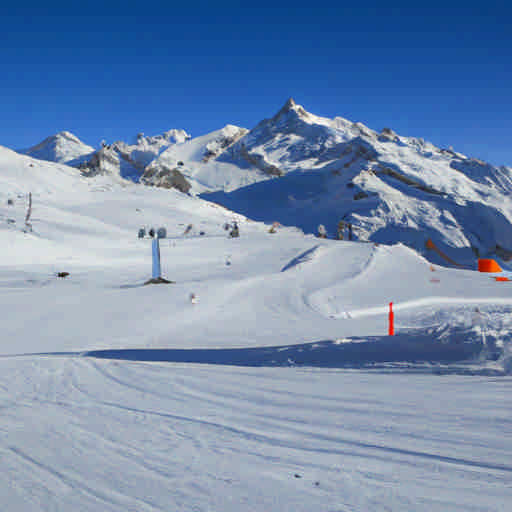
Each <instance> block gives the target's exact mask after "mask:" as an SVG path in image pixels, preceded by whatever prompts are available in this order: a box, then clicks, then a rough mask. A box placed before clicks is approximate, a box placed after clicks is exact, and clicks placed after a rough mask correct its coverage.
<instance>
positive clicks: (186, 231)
mask: <svg viewBox="0 0 512 512" xmlns="http://www.w3.org/2000/svg"><path fill="white" fill-rule="evenodd" d="M193 227H194V226H193V225H192V224H189V225H188V226H187V227H186V228H185V231H184V232H183V234H184V235H188V234H189V233H190V232H191V231H192V228H193Z"/></svg>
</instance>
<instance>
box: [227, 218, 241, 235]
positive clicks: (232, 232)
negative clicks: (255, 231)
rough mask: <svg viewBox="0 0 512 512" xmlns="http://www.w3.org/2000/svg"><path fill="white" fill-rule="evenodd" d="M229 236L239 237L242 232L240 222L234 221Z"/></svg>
mask: <svg viewBox="0 0 512 512" xmlns="http://www.w3.org/2000/svg"><path fill="white" fill-rule="evenodd" d="M229 236H230V237H231V238H237V237H239V236H240V232H239V231H238V224H237V223H236V222H235V223H233V229H232V230H231V231H230V233H229Z"/></svg>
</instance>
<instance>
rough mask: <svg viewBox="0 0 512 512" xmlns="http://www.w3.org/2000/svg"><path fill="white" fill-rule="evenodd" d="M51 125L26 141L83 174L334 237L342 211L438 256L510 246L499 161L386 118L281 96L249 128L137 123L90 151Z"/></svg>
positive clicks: (356, 226) (452, 258)
mask: <svg viewBox="0 0 512 512" xmlns="http://www.w3.org/2000/svg"><path fill="white" fill-rule="evenodd" d="M63 133H66V132H63ZM60 135H61V136H60V137H59V138H58V142H59V144H57V143H56V142H54V143H50V142H47V143H46V144H43V143H42V144H40V145H39V146H36V148H39V150H38V151H35V149H36V148H32V149H31V150H29V151H30V152H31V154H32V155H33V156H35V157H37V158H42V156H45V157H46V159H49V160H54V161H66V162H68V163H70V164H72V165H75V166H78V167H80V169H81V171H82V173H83V175H84V176H97V175H110V176H112V177H113V178H114V179H116V180H119V179H128V180H131V181H134V182H140V183H142V184H145V185H150V186H157V187H164V188H176V189H178V190H180V191H181V192H186V193H189V194H192V195H198V194H204V195H203V196H202V197H204V198H206V199H208V200H212V201H214V202H217V203H219V204H222V205H224V206H226V207H228V208H230V209H232V210H235V211H238V212H241V213H243V214H244V215H247V216H249V217H251V218H254V219H257V220H262V221H265V222H273V221H278V222H280V223H282V224H286V225H293V226H298V227H300V228H301V229H303V230H304V231H306V232H310V233H313V232H316V231H317V227H318V225H319V224H323V225H324V226H325V227H326V229H327V233H328V236H330V237H336V236H337V231H338V224H339V222H340V221H343V222H345V224H351V225H352V227H353V229H352V232H353V237H354V238H355V239H358V240H364V241H374V242H382V243H394V242H399V241H400V242H403V243H405V244H407V245H409V246H411V247H413V248H415V249H416V250H418V251H419V252H421V253H422V254H423V255H425V256H426V257H427V258H428V259H430V260H431V261H434V262H439V263H443V264H449V265H456V264H460V265H469V264H473V263H474V260H475V256H476V255H480V256H484V255H497V256H499V257H500V258H503V259H510V257H512V226H511V221H512V200H511V196H510V192H511V191H512V169H511V168H508V167H504V166H503V167H495V166H492V165H490V164H487V163H485V162H482V161H480V160H477V159H474V158H469V157H466V156H465V155H463V154H461V153H458V152H456V151H454V150H452V149H451V148H450V149H441V148H437V147H436V146H434V145H433V144H431V143H429V142H426V141H424V140H423V139H419V138H414V137H406V136H401V135H398V134H397V133H395V132H394V131H393V130H392V129H391V128H384V129H382V130H381V131H380V132H377V131H375V130H372V129H370V128H368V127H367V126H365V125H364V124H362V123H359V122H351V121H349V120H346V119H343V118H341V117H336V118H334V119H328V118H324V117H319V116H316V115H314V114H311V113H309V112H307V111H306V110H305V109H304V108H303V107H302V106H300V105H297V104H296V103H295V102H294V100H293V99H291V98H290V99H289V100H288V101H287V102H286V104H285V105H284V106H283V107H282V108H281V109H280V110H279V111H278V112H277V114H276V115H274V116H273V117H271V118H269V119H265V120H263V121H261V122H260V123H259V124H258V125H257V126H256V127H255V128H253V129H252V130H250V131H248V130H246V129H244V128H240V127H237V126H233V125H227V126H225V127H224V128H222V129H221V130H217V131H214V132H211V133H208V134H206V135H202V136H199V137H196V138H191V136H190V135H189V134H188V133H187V132H185V131H184V130H170V131H168V132H166V133H164V134H162V135H157V136H152V137H146V136H144V135H143V134H139V135H138V136H137V137H136V138H135V140H134V141H133V142H131V143H125V142H120V141H118V142H114V143H113V144H108V145H107V144H105V145H104V146H103V147H102V148H101V149H100V150H98V151H96V152H94V153H93V154H91V153H90V150H91V149H92V148H90V147H88V146H85V148H82V146H79V145H78V144H79V143H80V141H78V139H76V138H74V136H72V135H71V134H67V135H66V137H64V136H63V135H62V134H60ZM56 137H57V136H56ZM73 139H76V141H78V143H77V142H76V141H75V142H73ZM47 141H49V139H47ZM52 144H53V145H52ZM50 147H59V148H60V149H59V150H58V151H57V150H56V149H55V150H53V152H52V151H50V150H49V149H48V148H50ZM77 147H81V148H82V150H83V152H84V153H85V151H86V150H87V151H89V154H88V156H87V158H84V157H83V156H82V158H81V160H79V161H77V160H75V161H74V162H73V161H70V160H68V159H67V158H66V157H65V156H64V155H71V148H77ZM63 148H64V149H63ZM43 150H44V151H43ZM82 155H83V153H82ZM73 156H76V155H73ZM121 181H122V180H121ZM344 236H347V232H345V233H344Z"/></svg>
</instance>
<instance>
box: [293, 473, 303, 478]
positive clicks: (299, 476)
mask: <svg viewBox="0 0 512 512" xmlns="http://www.w3.org/2000/svg"><path fill="white" fill-rule="evenodd" d="M293 476H294V477H295V478H302V476H301V475H299V473H295V475H293Z"/></svg>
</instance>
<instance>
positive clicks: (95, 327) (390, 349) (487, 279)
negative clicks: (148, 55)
mask: <svg viewBox="0 0 512 512" xmlns="http://www.w3.org/2000/svg"><path fill="white" fill-rule="evenodd" d="M28 192H31V193H32V198H33V213H32V218H31V223H32V231H28V230H26V229H25V226H24V218H25V213H26V206H27V199H26V196H27V194H28ZM8 199H12V203H13V204H8ZM234 221H236V222H237V223H238V225H239V228H240V237H239V238H235V239H232V238H229V236H228V232H227V231H226V230H225V229H224V224H226V223H232V222H234ZM189 225H192V228H191V229H190V230H189V231H188V232H187V233H186V234H185V232H186V231H187V226H189ZM143 226H144V227H145V228H146V229H149V228H150V227H154V228H158V227H160V226H165V227H166V228H167V234H168V237H167V238H166V239H163V240H161V244H160V245H161V256H162V270H163V275H164V277H166V278H168V279H171V280H173V281H175V283H174V284H170V285H157V286H144V285H143V283H144V282H145V281H146V280H147V279H148V278H149V277H150V274H151V242H150V240H149V239H148V238H145V239H138V238H137V232H138V230H139V228H140V227H143ZM269 228H270V226H269V225H265V224H263V223H260V222H254V221H251V220H250V219H248V218H246V217H244V216H242V215H240V214H237V213H234V212H231V211H229V210H226V209H224V208H222V207H220V206H218V205H215V204H212V203H208V202H206V201H204V200H202V199H199V198H197V197H191V196H187V195H184V194H180V193H179V192H177V191H174V190H162V189H155V188H150V187H141V186H137V185H135V184H132V183H129V182H124V181H122V180H114V179H112V178H110V177H109V176H97V177H94V178H89V179H86V178H84V177H82V176H81V175H80V173H79V171H78V170H75V169H72V168H69V167H67V166H65V165H59V164H55V163H50V162H43V161H37V160H34V159H32V158H29V157H27V156H20V155H17V154H16V153H14V152H12V151H9V150H7V149H4V148H0V243H1V244H2V247H3V248H4V250H3V251H1V252H0V311H1V313H0V315H1V317H0V322H1V323H0V325H1V328H0V332H1V336H0V410H1V412H2V422H1V424H0V507H1V508H2V510H21V511H25V510H27V511H29V510H30V511H32V510H43V511H55V510H59V511H60V510H62V511H64V510H71V509H72V510H90V511H97V510H106V511H110V510H112V511H126V510H137V511H139V510H140V511H145V510H148V511H150V510H183V511H189V510H200V511H207V510H219V511H221V510H222V511H228V512H229V511H233V512H234V511H236V512H240V511H253V510H265V511H278V510H279V511H282V510H290V511H310V510H332V511H341V510H342V511H344V510H360V511H363V510H364V511H366V510H381V509H384V510H393V511H395V510H404V511H405V510H428V511H433V510H434V511H437V510H438V511H445V510H461V511H468V510H474V511H477V510H479V511H484V510H485V511H489V510H492V511H503V510H507V507H508V503H510V500H511V498H512V486H511V485H510V483H511V475H512V464H511V463H510V461H511V460H512V457H511V455H512V453H511V452H512V433H511V431H510V428H509V425H510V421H511V420H512V417H511V413H510V411H511V405H512V403H511V398H510V385H511V383H512V380H511V376H510V375H511V374H512V357H511V355H512V350H511V347H512V345H511V344H510V341H511V333H512V320H510V318H511V315H510V313H511V312H512V289H511V284H510V283H507V282H496V281H495V280H494V279H492V278H491V276H488V275H484V274H480V273H478V272H476V271H471V270H455V269H449V268H444V267H440V266H432V265H431V264H430V263H429V262H427V261H426V260H425V259H424V258H422V257H421V256H419V255H418V254H417V253H415V252H414V251H413V250H411V249H409V248H407V247H405V246H404V245H401V244H397V245H393V246H386V245H379V244H373V243H362V242H340V241H334V240H323V239H318V238H315V237H313V236H312V235H304V234H303V233H302V232H301V231H300V230H298V229H295V228H282V227H281V228H278V229H277V233H274V234H271V233H269ZM201 233H202V234H201ZM63 271H65V272H69V276H68V277H66V278H58V277H57V273H58V272H63ZM191 294H194V295H195V297H196V299H197V300H196V303H192V301H191V300H190V296H191ZM391 301H392V302H393V303H394V309H395V329H396V331H397V335H396V336H394V337H388V336H386V334H387V326H388V324H387V322H388V317H387V313H388V303H389V302H391ZM476 308H478V310H477V311H476Z"/></svg>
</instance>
